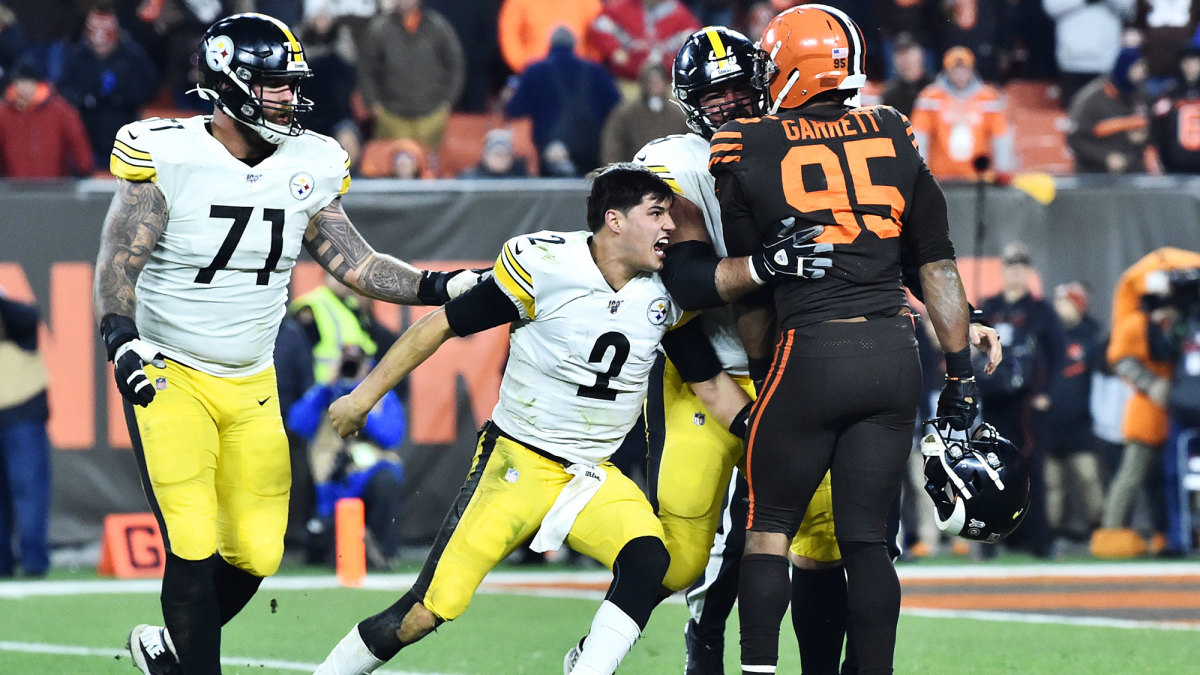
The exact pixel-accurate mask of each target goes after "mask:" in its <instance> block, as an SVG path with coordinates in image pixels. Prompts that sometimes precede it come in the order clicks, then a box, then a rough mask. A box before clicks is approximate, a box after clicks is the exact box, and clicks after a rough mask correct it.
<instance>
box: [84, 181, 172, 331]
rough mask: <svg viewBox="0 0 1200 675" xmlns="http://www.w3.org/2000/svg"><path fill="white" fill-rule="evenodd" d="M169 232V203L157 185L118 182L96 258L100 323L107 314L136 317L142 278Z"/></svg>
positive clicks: (96, 306)
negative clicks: (139, 282) (147, 264)
mask: <svg viewBox="0 0 1200 675" xmlns="http://www.w3.org/2000/svg"><path fill="white" fill-rule="evenodd" d="M166 228H167V200H166V197H164V196H163V193H162V190H159V189H158V186H157V185H155V184H154V183H152V182H148V181H147V182H133V181H128V180H124V179H121V180H118V181H117V192H116V194H115V195H113V199H112V203H111V204H110V205H109V207H108V214H107V215H106V216H105V217H104V229H103V230H102V232H101V234H100V253H99V255H98V256H97V257H96V278H95V286H94V288H93V301H94V304H93V307H94V312H95V316H96V321H97V322H98V321H99V320H100V319H101V318H102V317H104V316H105V315H107V314H119V315H121V316H126V317H132V316H133V315H134V312H135V310H136V308H137V296H136V294H135V292H134V288H135V286H136V285H137V280H138V276H140V275H141V273H142V269H143V268H144V267H145V266H146V263H147V262H148V261H149V260H150V253H151V252H152V251H153V250H154V247H155V245H157V244H158V239H159V237H161V236H162V233H163V231H164V230H166Z"/></svg>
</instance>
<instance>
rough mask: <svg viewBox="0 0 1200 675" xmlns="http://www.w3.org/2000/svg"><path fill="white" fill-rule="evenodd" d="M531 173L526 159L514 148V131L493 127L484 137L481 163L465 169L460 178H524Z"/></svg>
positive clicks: (480, 157)
mask: <svg viewBox="0 0 1200 675" xmlns="http://www.w3.org/2000/svg"><path fill="white" fill-rule="evenodd" d="M528 175H529V168H528V167H526V166H525V159H524V158H522V157H517V155H516V151H515V150H514V149H513V142H512V131H509V130H508V129H492V130H491V131H489V132H487V135H486V136H484V138H483V152H482V153H481V154H480V155H479V163H478V164H476V165H475V166H473V167H470V168H468V169H466V170H464V171H463V172H462V173H461V174H459V178H524V177H526V176H528Z"/></svg>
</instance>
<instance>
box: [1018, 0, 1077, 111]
mask: <svg viewBox="0 0 1200 675" xmlns="http://www.w3.org/2000/svg"><path fill="white" fill-rule="evenodd" d="M1009 7H1010V9H1009V11H1010V27H1009V30H1010V33H1011V40H1012V43H1011V44H1010V45H1009V46H1010V47H1011V55H1012V68H1011V69H1010V72H1009V75H1010V76H1011V77H1014V78H1022V79H1027V80H1049V81H1055V82H1057V81H1058V80H1059V73H1058V63H1057V57H1056V56H1055V53H1054V47H1055V44H1054V30H1055V28H1054V20H1053V19H1051V18H1050V16H1049V15H1048V14H1046V8H1045V7H1044V6H1043V5H1042V0H1011V1H1010V2H1009ZM1061 91H1062V88H1061V87H1060V88H1059V92H1060V94H1059V96H1060V103H1059V105H1060V106H1065V105H1066V103H1064V102H1062V101H1061Z"/></svg>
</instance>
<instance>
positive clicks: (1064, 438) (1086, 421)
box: [1035, 282, 1104, 539]
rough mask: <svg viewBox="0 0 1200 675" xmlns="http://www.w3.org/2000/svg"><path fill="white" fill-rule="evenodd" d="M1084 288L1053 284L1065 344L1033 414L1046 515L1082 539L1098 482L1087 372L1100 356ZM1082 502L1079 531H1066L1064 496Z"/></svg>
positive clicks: (1100, 487) (1100, 501)
mask: <svg viewBox="0 0 1200 675" xmlns="http://www.w3.org/2000/svg"><path fill="white" fill-rule="evenodd" d="M1088 296H1089V293H1088V291H1087V288H1085V287H1084V286H1083V284H1081V283H1079V282H1071V283H1066V284H1060V285H1058V286H1056V287H1055V288H1054V310H1055V311H1056V312H1057V313H1058V318H1059V320H1060V321H1061V323H1062V328H1063V341H1064V343H1065V345H1066V352H1065V361H1064V362H1063V370H1062V375H1061V377H1059V378H1058V379H1057V380H1056V381H1055V383H1054V384H1053V385H1052V386H1051V389H1050V405H1049V407H1048V408H1047V409H1046V410H1045V411H1044V412H1040V413H1035V416H1036V418H1035V424H1036V425H1037V426H1038V428H1039V431H1038V438H1040V439H1042V440H1043V441H1044V444H1045V446H1046V450H1045V453H1046V454H1045V457H1046V520H1047V522H1048V523H1049V525H1050V528H1051V529H1052V531H1054V533H1055V534H1056V535H1057V536H1058V537H1069V538H1071V539H1087V538H1089V537H1091V533H1092V530H1094V529H1095V528H1097V527H1099V526H1100V516H1101V514H1102V512H1103V511H1104V484H1103V480H1104V478H1103V473H1102V471H1101V469H1100V461H1099V458H1098V457H1097V455H1096V447H1095V438H1094V437H1093V435H1092V413H1091V407H1090V404H1091V394H1092V374H1093V373H1095V372H1096V370H1097V369H1098V368H1099V367H1100V364H1101V362H1102V361H1103V359H1104V356H1103V353H1102V350H1103V347H1104V346H1103V344H1101V342H1100V338H1101V336H1100V324H1098V323H1096V320H1095V319H1093V318H1092V317H1091V316H1090V315H1088V312H1087V309H1088ZM1068 493H1071V494H1073V495H1075V499H1073V500H1072V501H1073V502H1074V503H1076V504H1078V505H1079V506H1081V507H1082V513H1081V514H1080V515H1081V517H1082V518H1083V525H1084V527H1085V528H1087V529H1086V531H1085V532H1066V531H1065V529H1064V528H1065V527H1066V526H1067V525H1068V523H1067V522H1066V521H1067V520H1068V518H1067V516H1065V515H1064V514H1065V508H1064V506H1065V504H1066V502H1067V495H1068Z"/></svg>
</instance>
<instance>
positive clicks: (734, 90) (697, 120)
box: [675, 75, 762, 138]
mask: <svg viewBox="0 0 1200 675" xmlns="http://www.w3.org/2000/svg"><path fill="white" fill-rule="evenodd" d="M680 93H681V92H679V91H676V94H675V95H676V98H677V99H678V100H679V107H680V108H682V109H683V112H684V114H685V115H687V123H688V127H690V128H691V129H692V131H695V132H696V133H698V134H700V135H701V136H703V137H704V138H712V136H713V134H714V133H716V131H717V129H720V128H721V125H723V124H725V123H726V122H730V121H732V120H735V119H738V118H742V117H755V116H757V115H759V114H760V110H761V106H760V101H761V99H762V96H761V94H760V93H759V92H758V91H757V90H755V88H754V87H753V86H752V85H751V78H750V77H749V76H747V75H739V76H737V77H733V78H729V79H727V80H722V81H719V82H716V83H713V84H710V85H708V86H705V87H697V88H695V89H692V90H691V91H689V92H686V94H683V96H681V95H680ZM721 94H733V95H734V97H733V98H729V97H728V96H720V95H721ZM714 95H717V96H720V98H716V97H714ZM684 97H686V98H687V99H688V100H687V102H686V103H685V102H684V100H683V99H684ZM706 98H714V99H715V100H713V101H712V102H710V103H705V102H704V100H705V99H706Z"/></svg>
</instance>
